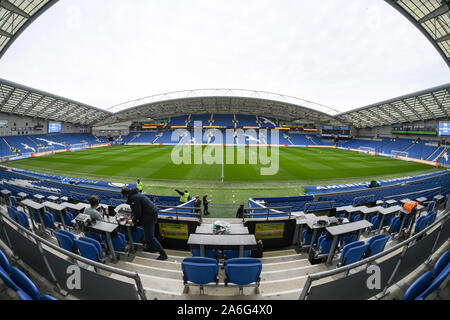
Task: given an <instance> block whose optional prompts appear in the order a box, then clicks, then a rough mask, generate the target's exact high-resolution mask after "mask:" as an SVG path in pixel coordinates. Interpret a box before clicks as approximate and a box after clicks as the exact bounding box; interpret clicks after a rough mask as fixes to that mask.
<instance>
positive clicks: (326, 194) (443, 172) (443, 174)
mask: <svg viewBox="0 0 450 320" xmlns="http://www.w3.org/2000/svg"><path fill="white" fill-rule="evenodd" d="M447 174H450V170H449V169H447V170H443V171H442V174H437V175H435V176H431V177H425V178H423V179H422V178H421V179H417V180H409V181H401V182H398V183H394V184H391V185H387V186H381V187H377V188H372V189H357V190H347V191H340V192H330V193H316V194H311V196H313V197H314V200H316V199H317V198H320V197H328V196H339V195H344V194H349V193H360V192H366V191H369V190H372V191H377V190H382V189H387V188H392V187H398V186H401V185H402V184H405V185H410V184H413V183H417V182H423V181H427V180H431V179H435V178H439V177H443V176H445V175H447ZM419 176H420V175H418V176H413V177H412V178H414V177H419Z"/></svg>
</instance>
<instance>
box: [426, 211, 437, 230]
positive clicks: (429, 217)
mask: <svg viewBox="0 0 450 320" xmlns="http://www.w3.org/2000/svg"><path fill="white" fill-rule="evenodd" d="M436 215H437V212H432V213H429V214H427V216H426V219H427V223H426V226H427V227H429V226H431V225H432V224H433V223H434V220H436Z"/></svg>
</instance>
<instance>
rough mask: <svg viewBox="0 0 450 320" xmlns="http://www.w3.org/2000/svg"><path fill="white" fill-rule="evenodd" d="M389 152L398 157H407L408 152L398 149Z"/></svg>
mask: <svg viewBox="0 0 450 320" xmlns="http://www.w3.org/2000/svg"><path fill="white" fill-rule="evenodd" d="M391 154H392V155H393V156H399V157H405V158H408V155H409V154H408V152H406V151H399V150H392V151H391Z"/></svg>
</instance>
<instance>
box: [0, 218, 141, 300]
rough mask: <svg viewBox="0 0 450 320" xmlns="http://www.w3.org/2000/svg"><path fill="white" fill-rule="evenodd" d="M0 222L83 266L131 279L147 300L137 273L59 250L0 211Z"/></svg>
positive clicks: (139, 292)
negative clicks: (4, 221)
mask: <svg viewBox="0 0 450 320" xmlns="http://www.w3.org/2000/svg"><path fill="white" fill-rule="evenodd" d="M0 215H1V217H0V220H2V219H4V218H6V220H7V221H9V222H10V223H12V224H13V225H14V226H15V227H17V228H18V229H19V230H21V231H23V232H24V233H25V234H26V235H28V236H30V237H32V238H33V239H34V240H35V241H37V242H40V243H43V244H45V245H46V246H48V247H50V248H52V249H53V250H56V251H58V252H59V253H62V254H64V255H66V256H68V257H70V258H72V259H74V260H78V261H81V262H83V263H85V264H88V265H91V266H93V267H95V268H99V269H102V270H105V271H107V272H111V273H116V274H119V275H121V276H124V277H127V278H131V279H133V280H134V281H135V282H136V286H137V290H138V294H139V296H140V297H141V299H142V300H147V298H146V297H145V292H144V290H143V288H142V282H141V278H140V277H139V274H138V273H137V272H131V271H126V270H122V269H118V268H115V267H112V266H109V265H105V264H102V263H99V262H96V261H92V260H90V259H87V258H85V257H82V256H79V255H77V254H75V253H72V252H70V251H67V250H65V249H62V248H60V247H59V246H57V245H55V244H53V243H51V242H49V241H47V240H45V239H43V238H41V237H39V236H38V235H36V234H34V233H33V232H31V231H29V230H28V229H26V228H24V227H23V226H21V225H20V224H18V223H17V222H16V221H14V220H12V219H11V218H10V217H9V216H8V215H7V214H5V213H4V212H3V211H2V210H0Z"/></svg>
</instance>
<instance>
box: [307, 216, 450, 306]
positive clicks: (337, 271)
mask: <svg viewBox="0 0 450 320" xmlns="http://www.w3.org/2000/svg"><path fill="white" fill-rule="evenodd" d="M446 210H447V211H446V212H445V211H444V213H443V214H442V215H441V216H440V217H439V218H438V219H437V220H435V221H434V223H433V224H431V225H430V226H428V227H427V228H425V229H424V230H422V231H421V232H419V233H417V234H415V235H414V236H412V237H411V238H409V239H407V240H405V241H403V242H401V243H399V244H397V245H395V246H393V247H392V248H389V249H387V250H384V251H382V252H380V253H378V254H376V255H373V256H371V257H368V258H366V259H364V260H360V261H357V262H355V263H352V264H349V265H347V266H343V267H339V268H337V269H333V270H328V271H323V272H318V273H315V274H310V275H308V278H307V281H306V284H305V286H304V287H303V290H302V292H301V294H300V299H304V298H306V296H307V294H308V291H309V289H310V287H311V285H312V282H313V281H315V280H319V279H323V278H326V277H330V276H333V275H336V274H340V273H343V272H346V271H349V270H351V269H354V268H357V267H359V266H362V265H366V264H369V263H371V262H372V261H374V260H377V259H379V258H381V257H384V256H386V255H388V254H390V253H391V252H394V251H396V250H398V249H400V248H402V247H406V246H408V245H409V244H410V243H411V242H412V241H414V240H416V239H417V238H419V237H421V236H422V235H424V234H426V233H427V232H428V231H430V230H431V229H432V228H434V227H435V226H437V225H438V224H440V223H441V222H442V221H444V220H446V219H448V217H449V214H450V210H449V209H446Z"/></svg>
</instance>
